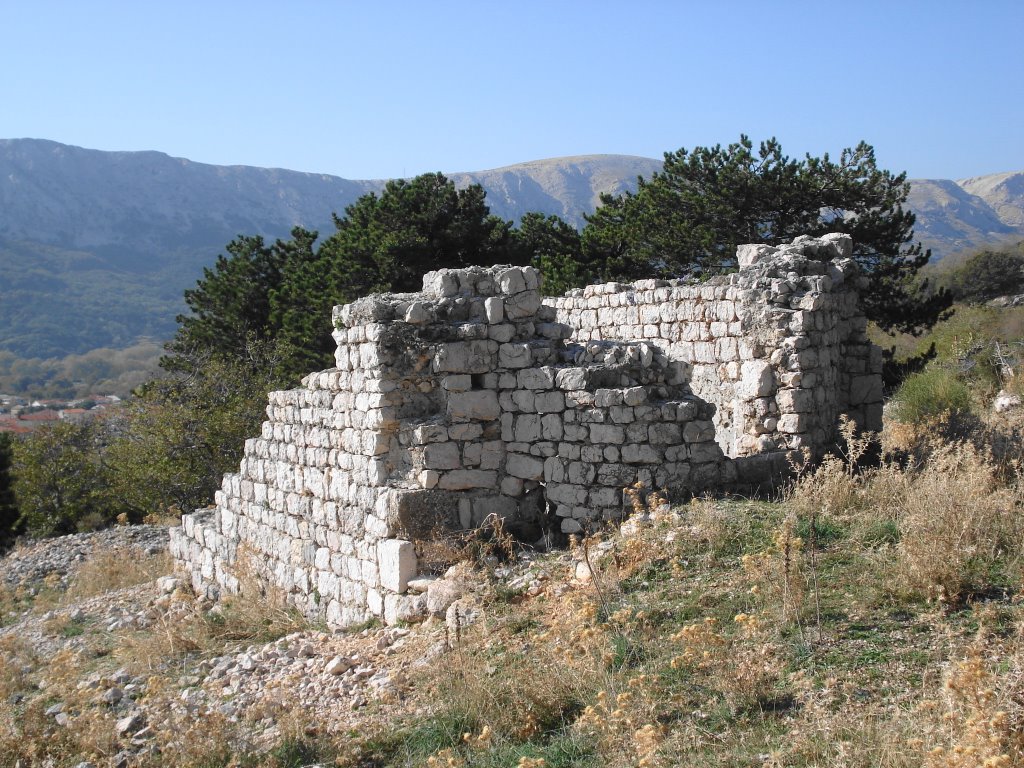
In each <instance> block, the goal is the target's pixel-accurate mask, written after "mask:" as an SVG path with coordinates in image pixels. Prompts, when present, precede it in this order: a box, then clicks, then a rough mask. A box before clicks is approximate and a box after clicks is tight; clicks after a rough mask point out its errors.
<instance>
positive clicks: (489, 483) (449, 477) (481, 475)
mask: <svg viewBox="0 0 1024 768" xmlns="http://www.w3.org/2000/svg"><path fill="white" fill-rule="evenodd" d="M438 487H439V488H442V489H443V490H446V491H467V490H469V489H470V488H492V489H493V488H497V487H498V473H497V472H495V471H492V470H481V469H453V470H451V471H449V472H445V473H444V474H443V475H441V481H440V482H439V483H438Z"/></svg>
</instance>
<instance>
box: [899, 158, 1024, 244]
mask: <svg viewBox="0 0 1024 768" xmlns="http://www.w3.org/2000/svg"><path fill="white" fill-rule="evenodd" d="M911 184H912V186H911V192H910V198H909V200H908V203H909V205H910V208H911V210H913V211H914V213H915V214H917V223H916V225H915V235H916V237H918V238H920V240H921V242H922V243H924V245H925V246H926V247H928V248H931V249H932V259H933V260H940V259H942V258H945V257H947V256H951V255H954V254H957V253H962V252H965V251H972V250H977V249H979V248H983V247H989V246H999V245H1001V244H1003V243H1007V242H1013V241H1016V240H1020V239H1024V172H1017V173H996V174H991V175H989V176H979V177H977V178H974V179H964V180H961V181H951V180H949V179H914V180H913V181H912V182H911Z"/></svg>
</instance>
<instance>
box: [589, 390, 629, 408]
mask: <svg viewBox="0 0 1024 768" xmlns="http://www.w3.org/2000/svg"><path fill="white" fill-rule="evenodd" d="M622 403H623V397H622V390H621V389H599V390H597V392H595V393H594V405H596V406H597V407H598V408H609V407H611V406H613V405H622Z"/></svg>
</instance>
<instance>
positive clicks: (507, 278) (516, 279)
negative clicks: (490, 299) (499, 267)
mask: <svg viewBox="0 0 1024 768" xmlns="http://www.w3.org/2000/svg"><path fill="white" fill-rule="evenodd" d="M498 290H500V291H501V292H502V293H505V294H515V293H521V292H522V291H525V290H526V278H525V277H524V276H523V271H522V270H521V269H519V268H517V267H513V268H512V269H506V270H505V271H504V272H500V273H499V274H498Z"/></svg>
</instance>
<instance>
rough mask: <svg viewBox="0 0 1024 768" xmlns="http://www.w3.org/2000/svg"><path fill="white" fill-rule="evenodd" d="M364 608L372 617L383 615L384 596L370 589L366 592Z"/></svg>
mask: <svg viewBox="0 0 1024 768" xmlns="http://www.w3.org/2000/svg"><path fill="white" fill-rule="evenodd" d="M366 608H367V610H369V612H370V613H371V614H372V615H373V616H382V615H383V614H384V596H383V595H382V594H381V593H380V592H378V591H377V590H376V589H373V588H372V587H371V588H369V589H367V590H366Z"/></svg>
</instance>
